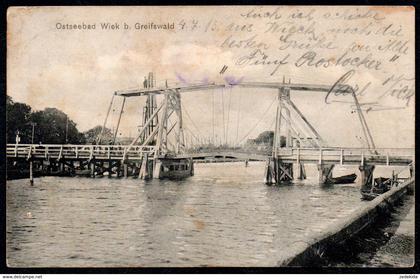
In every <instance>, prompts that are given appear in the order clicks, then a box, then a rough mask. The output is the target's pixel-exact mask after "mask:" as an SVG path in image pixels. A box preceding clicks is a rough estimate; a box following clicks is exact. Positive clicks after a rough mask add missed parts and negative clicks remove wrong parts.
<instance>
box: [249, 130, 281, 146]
mask: <svg viewBox="0 0 420 279" xmlns="http://www.w3.org/2000/svg"><path fill="white" fill-rule="evenodd" d="M273 142H274V132H273V131H264V132H262V133H261V134H259V135H258V137H257V138H256V139H255V140H254V143H256V144H266V145H269V146H273ZM285 146H286V137H285V136H280V147H285Z"/></svg>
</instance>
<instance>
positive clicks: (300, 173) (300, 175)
mask: <svg viewBox="0 0 420 279" xmlns="http://www.w3.org/2000/svg"><path fill="white" fill-rule="evenodd" d="M294 168H295V170H296V172H295V173H296V178H297V179H306V171H305V165H304V164H302V163H296V164H295V165H294Z"/></svg>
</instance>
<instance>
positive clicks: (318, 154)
mask: <svg viewBox="0 0 420 279" xmlns="http://www.w3.org/2000/svg"><path fill="white" fill-rule="evenodd" d="M154 151H155V149H154V147H153V146H132V147H130V148H129V146H128V145H59V144H42V145H37V144H33V145H32V144H18V145H16V144H8V145H7V153H6V154H7V158H15V159H17V158H26V159H29V158H32V159H47V158H50V159H58V160H59V159H62V158H65V159H66V160H90V159H93V158H94V159H95V160H124V159H128V160H134V161H135V160H141V159H142V158H143V156H144V155H145V154H149V155H151V154H153V153H154ZM180 156H182V157H192V158H193V159H197V160H200V159H203V158H209V157H213V158H214V157H222V158H230V159H240V160H258V161H263V160H267V159H268V157H271V154H267V153H266V152H259V153H255V152H244V151H237V150H236V151H229V150H219V151H213V152H197V153H188V154H183V155H180ZM277 157H278V158H279V159H281V160H282V161H283V162H285V163H315V164H320V163H326V164H341V165H363V164H373V165H408V164H410V163H411V162H413V161H414V157H415V156H414V148H387V149H376V150H375V152H372V150H368V149H362V148H339V147H334V148H322V149H314V148H279V149H278V150H277Z"/></svg>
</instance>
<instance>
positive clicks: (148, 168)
mask: <svg viewBox="0 0 420 279" xmlns="http://www.w3.org/2000/svg"><path fill="white" fill-rule="evenodd" d="M152 175H153V161H152V160H149V156H148V155H147V154H145V155H144V157H143V160H142V162H141V166H140V172H139V179H145V180H146V179H150V178H152Z"/></svg>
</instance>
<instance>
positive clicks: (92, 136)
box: [6, 96, 112, 144]
mask: <svg viewBox="0 0 420 279" xmlns="http://www.w3.org/2000/svg"><path fill="white" fill-rule="evenodd" d="M32 129H33V133H32ZM101 130H102V127H101V126H100V125H97V126H95V127H93V128H92V129H89V130H87V131H85V132H80V131H79V130H78V128H77V124H76V123H75V122H74V121H73V120H71V119H70V118H69V117H68V115H67V114H65V113H64V112H62V111H61V110H59V109H56V108H45V109H44V110H40V111H35V110H33V109H32V108H31V107H30V106H29V105H27V104H25V103H19V102H14V101H13V99H12V98H11V97H10V96H6V137H7V143H15V142H16V135H17V134H18V135H19V137H20V143H21V144H25V143H26V144H28V143H32V142H33V143H34V144H38V143H45V144H66V143H68V144H95V143H96V140H97V137H98V135H99V134H100V132H101ZM102 139H103V140H102V143H103V144H108V143H109V142H110V141H111V140H112V132H111V130H110V129H108V128H105V129H104V133H103V136H102Z"/></svg>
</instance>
